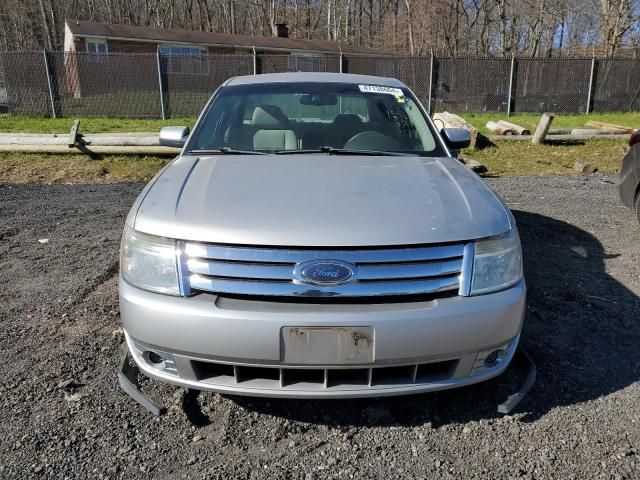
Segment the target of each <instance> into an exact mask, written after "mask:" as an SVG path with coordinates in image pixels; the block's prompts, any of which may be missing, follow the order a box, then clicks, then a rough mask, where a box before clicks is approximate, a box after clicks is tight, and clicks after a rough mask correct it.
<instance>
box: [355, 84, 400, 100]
mask: <svg viewBox="0 0 640 480" xmlns="http://www.w3.org/2000/svg"><path fill="white" fill-rule="evenodd" d="M358 88H360V91H361V92H365V93H386V94H388V95H394V96H396V97H403V96H404V93H402V90H401V89H399V88H393V87H381V86H379V85H358Z"/></svg>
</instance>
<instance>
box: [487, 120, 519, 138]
mask: <svg viewBox="0 0 640 480" xmlns="http://www.w3.org/2000/svg"><path fill="white" fill-rule="evenodd" d="M487 130H490V131H492V132H493V133H494V134H496V135H513V133H514V132H513V130H512V129H510V128H509V127H506V126H504V125H501V124H499V123H498V122H492V121H489V122H487Z"/></svg>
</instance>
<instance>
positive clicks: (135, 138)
mask: <svg viewBox="0 0 640 480" xmlns="http://www.w3.org/2000/svg"><path fill="white" fill-rule="evenodd" d="M74 138H76V143H77V135H76V137H74ZM82 140H83V142H84V143H85V144H90V145H93V146H104V147H114V146H131V147H152V146H159V145H160V140H159V137H158V134H157V133H151V132H149V133H137V134H127V133H87V134H86V135H85V136H82ZM70 142H71V139H70V136H68V135H66V136H62V135H56V134H53V135H52V134H25V133H0V145H67V146H69V147H70V148H73V147H74V146H76V143H73V144H71V143H70Z"/></svg>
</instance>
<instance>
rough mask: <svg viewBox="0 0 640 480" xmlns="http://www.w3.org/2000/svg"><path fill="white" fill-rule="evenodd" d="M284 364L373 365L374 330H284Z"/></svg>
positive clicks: (282, 348) (286, 328)
mask: <svg viewBox="0 0 640 480" xmlns="http://www.w3.org/2000/svg"><path fill="white" fill-rule="evenodd" d="M281 335H282V338H281V356H282V361H283V363H287V364H292V365H345V364H347V365H351V364H367V363H373V360H374V332H373V327H283V328H282V330H281Z"/></svg>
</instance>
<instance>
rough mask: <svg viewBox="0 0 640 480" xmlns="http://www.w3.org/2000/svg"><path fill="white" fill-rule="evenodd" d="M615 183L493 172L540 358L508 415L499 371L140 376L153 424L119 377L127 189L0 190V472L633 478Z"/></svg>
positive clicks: (629, 259)
mask: <svg viewBox="0 0 640 480" xmlns="http://www.w3.org/2000/svg"><path fill="white" fill-rule="evenodd" d="M614 180H615V179H614V178H612V177H607V176H604V175H593V176H588V177H529V178H527V177H510V178H502V179H495V180H490V184H491V185H492V186H493V187H494V188H495V189H496V190H497V191H498V192H499V193H500V195H502V197H503V198H504V199H505V200H506V201H507V202H508V204H509V206H510V207H511V208H512V209H513V210H514V213H515V215H516V218H517V220H518V223H519V225H520V232H521V236H522V240H523V245H524V252H525V269H526V277H527V282H528V287H529V296H528V309H527V316H526V326H525V330H524V335H523V343H524V345H525V346H526V348H527V349H528V351H529V353H530V354H531V355H532V357H533V358H534V360H535V361H536V363H537V365H538V369H539V370H538V373H539V374H538V382H537V384H536V385H535V387H534V389H533V390H532V392H531V394H530V396H529V397H527V398H526V399H525V401H524V402H523V403H522V404H521V406H520V408H519V410H518V412H517V413H516V414H514V415H512V416H507V417H503V416H500V415H498V414H497V413H496V406H497V404H498V403H499V402H501V401H503V400H504V398H505V395H506V394H508V393H509V388H511V386H512V385H513V384H514V383H515V382H516V381H517V379H518V372H517V371H514V370H512V369H510V370H509V371H507V373H506V374H505V375H504V376H502V377H500V378H498V379H496V380H493V381H490V382H487V383H484V384H480V385H476V386H472V387H468V388H464V389H460V390H452V391H446V392H439V393H434V394H428V395H417V396H410V397H399V398H390V399H372V400H353V401H351V400H347V401H318V400H314V401H297V400H270V399H254V398H237V397H226V396H220V395H216V394H211V393H200V394H198V393H197V392H191V391H187V392H185V391H183V390H181V389H177V388H174V387H171V386H168V385H163V384H159V383H155V382H145V384H144V388H145V389H146V391H148V392H149V394H150V395H151V396H152V397H154V398H155V399H158V400H161V401H162V402H164V403H165V405H167V406H168V407H169V411H168V414H167V415H166V416H164V417H162V418H160V419H155V418H153V417H151V416H150V415H148V414H147V413H145V412H144V411H143V410H141V409H140V408H139V407H138V406H137V405H135V404H134V403H133V402H132V401H131V400H130V399H129V398H128V397H127V396H125V395H124V394H123V393H122V392H121V391H120V390H119V388H118V386H117V381H116V377H115V371H116V366H117V363H118V360H119V354H120V352H121V351H122V347H123V344H122V341H123V339H122V335H121V333H120V332H119V330H118V328H119V327H120V324H119V314H118V299H117V282H116V278H115V275H116V271H115V269H114V267H113V266H114V262H116V261H117V252H118V243H119V239H120V235H121V230H122V224H123V221H124V217H125V215H126V213H127V210H128V208H129V206H130V205H131V203H132V202H133V200H134V198H135V196H136V194H137V193H138V191H139V190H140V189H141V188H142V185H130V184H118V185H91V186H86V185H82V186H77V185H76V186H72V185H53V186H47V185H39V186H38V185H4V186H0V198H2V202H1V203H0V218H1V219H2V220H1V223H0V285H2V286H3V288H2V289H0V332H1V333H0V351H2V353H3V355H4V358H3V375H2V377H1V379H0V477H1V478H26V477H38V476H41V477H48V478H64V477H68V478H97V477H103V478H141V477H149V478H225V479H226V478H269V479H273V478H283V479H284V478H287V479H288V478H300V479H305V480H306V479H321V478H322V479H329V478H469V479H471V478H505V479H506V478H523V479H534V478H535V479H541V478H548V479H552V478H553V479H557V478H576V479H582V478H589V479H612V478H620V479H625V478H628V479H632V478H639V477H640V459H639V458H638V449H639V448H640V428H638V427H637V424H638V419H639V418H640V406H639V403H638V398H640V382H639V379H640V367H639V366H638V362H637V358H638V344H639V343H640V324H639V323H638V318H639V313H638V312H640V302H639V300H638V293H640V275H639V273H638V272H640V251H639V250H638V245H640V226H638V224H637V222H636V221H635V218H634V216H633V215H632V214H631V212H629V211H628V210H626V209H625V208H623V207H621V206H620V205H619V202H618V199H617V194H616V187H615V185H614V184H613V181H614ZM40 239H48V240H49V241H48V242H47V243H40V242H38V240H40ZM150 321H152V319H150Z"/></svg>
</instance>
